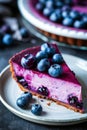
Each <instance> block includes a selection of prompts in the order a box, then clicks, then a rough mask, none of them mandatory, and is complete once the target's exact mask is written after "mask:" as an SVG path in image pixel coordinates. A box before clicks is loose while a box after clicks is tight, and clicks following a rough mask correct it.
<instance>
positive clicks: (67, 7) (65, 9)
mask: <svg viewBox="0 0 87 130" xmlns="http://www.w3.org/2000/svg"><path fill="white" fill-rule="evenodd" d="M62 11H71V8H70V6H68V5H65V6H63V7H62Z"/></svg>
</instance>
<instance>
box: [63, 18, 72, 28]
mask: <svg viewBox="0 0 87 130" xmlns="http://www.w3.org/2000/svg"><path fill="white" fill-rule="evenodd" d="M73 22H74V21H73V19H72V18H70V17H66V18H64V20H63V21H62V24H63V25H64V26H72V25H73Z"/></svg>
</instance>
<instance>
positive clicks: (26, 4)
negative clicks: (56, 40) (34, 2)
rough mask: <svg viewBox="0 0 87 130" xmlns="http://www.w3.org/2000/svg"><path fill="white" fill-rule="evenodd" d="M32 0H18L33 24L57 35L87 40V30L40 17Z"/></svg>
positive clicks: (21, 10)
mask: <svg viewBox="0 0 87 130" xmlns="http://www.w3.org/2000/svg"><path fill="white" fill-rule="evenodd" d="M30 1H31V0H18V7H19V10H20V12H21V14H22V15H23V17H24V18H25V19H26V20H27V21H28V22H30V23H31V24H32V25H34V26H35V27H37V28H39V29H42V30H44V31H47V32H50V33H53V34H56V35H61V36H65V37H71V38H76V39H84V40H87V31H81V30H72V29H69V28H66V27H63V26H61V27H60V26H58V25H54V24H52V23H51V22H50V23H49V22H48V21H47V20H46V19H43V18H42V17H40V16H39V15H38V14H37V13H35V12H34V11H32V10H33V8H31V6H30Z"/></svg>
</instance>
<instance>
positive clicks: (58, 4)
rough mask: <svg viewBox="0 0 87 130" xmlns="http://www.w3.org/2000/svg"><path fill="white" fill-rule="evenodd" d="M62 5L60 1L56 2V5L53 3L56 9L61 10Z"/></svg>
mask: <svg viewBox="0 0 87 130" xmlns="http://www.w3.org/2000/svg"><path fill="white" fill-rule="evenodd" d="M63 5H64V3H63V2H62V1H60V0H59V1H56V3H55V6H56V7H57V8H61V7H62V6H63Z"/></svg>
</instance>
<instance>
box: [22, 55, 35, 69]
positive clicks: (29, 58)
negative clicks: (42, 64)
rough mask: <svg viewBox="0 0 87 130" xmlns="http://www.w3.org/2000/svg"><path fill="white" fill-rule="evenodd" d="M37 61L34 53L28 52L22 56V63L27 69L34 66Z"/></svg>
mask: <svg viewBox="0 0 87 130" xmlns="http://www.w3.org/2000/svg"><path fill="white" fill-rule="evenodd" d="M35 62H36V58H35V56H33V55H32V54H26V55H24V57H22V58H21V65H22V66H23V67H24V68H26V69H29V68H31V67H33V66H34V63H35Z"/></svg>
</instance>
